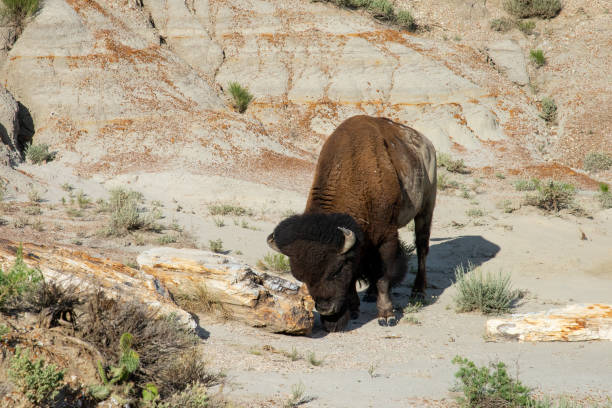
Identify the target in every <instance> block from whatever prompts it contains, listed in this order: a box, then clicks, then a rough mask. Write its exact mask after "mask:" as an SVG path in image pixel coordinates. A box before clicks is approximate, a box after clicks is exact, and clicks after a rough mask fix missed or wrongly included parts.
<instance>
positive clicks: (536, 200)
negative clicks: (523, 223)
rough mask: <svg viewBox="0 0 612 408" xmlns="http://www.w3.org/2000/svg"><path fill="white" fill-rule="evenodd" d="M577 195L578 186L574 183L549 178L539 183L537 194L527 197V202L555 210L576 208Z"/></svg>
mask: <svg viewBox="0 0 612 408" xmlns="http://www.w3.org/2000/svg"><path fill="white" fill-rule="evenodd" d="M575 195H576V188H575V187H574V186H573V185H572V184H569V183H563V182H560V181H554V180H548V181H545V182H543V183H540V184H539V185H538V187H537V192H536V194H535V195H527V196H526V197H525V204H527V205H532V206H534V207H538V208H541V209H543V210H546V211H555V212H558V211H560V210H563V209H575V208H576V206H575V203H574V197H575Z"/></svg>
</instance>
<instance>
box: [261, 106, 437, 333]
mask: <svg viewBox="0 0 612 408" xmlns="http://www.w3.org/2000/svg"><path fill="white" fill-rule="evenodd" d="M435 201H436V152H435V149H434V146H433V144H432V143H431V142H430V141H429V140H428V139H427V138H426V137H425V136H423V135H422V134H420V133H419V132H417V131H416V130H414V129H411V128H409V127H407V126H403V125H401V124H399V123H395V122H393V121H391V120H389V119H385V118H374V117H369V116H364V115H361V116H354V117H352V118H350V119H347V120H346V121H344V122H343V123H342V124H340V126H338V128H337V129H336V130H335V131H334V132H333V133H332V134H331V136H330V137H329V138H328V139H327V141H326V142H325V144H324V145H323V148H322V149H321V154H320V156H319V161H318V163H317V168H316V173H315V176H314V181H313V183H312V188H311V189H310V194H309V197H308V202H307V204H306V209H305V210H304V213H303V214H301V215H294V216H292V217H289V218H287V219H285V220H283V221H282V222H281V223H280V224H278V226H277V227H276V228H275V229H274V232H273V233H272V234H270V235H269V236H268V244H269V245H270V247H271V248H273V249H275V250H277V251H278V252H281V253H283V254H285V255H287V256H288V257H289V262H290V265H291V273H292V274H293V276H294V277H295V278H296V279H298V280H300V281H302V282H304V283H305V284H306V286H307V287H308V291H309V292H310V294H311V295H312V297H313V298H314V300H315V305H316V308H317V311H318V312H319V313H320V315H321V321H322V323H323V326H324V328H325V329H326V330H328V331H339V330H342V329H343V328H344V327H345V326H346V325H347V323H348V321H349V316H350V317H351V318H356V317H357V316H358V315H359V297H358V296H357V290H356V287H355V285H356V282H357V280H359V279H362V280H365V281H366V282H368V283H369V289H368V292H367V294H366V295H369V297H370V298H371V299H372V300H373V298H374V297H376V306H377V309H378V317H379V319H378V322H379V324H380V325H382V326H386V325H395V324H396V318H395V315H394V313H393V304H392V303H391V299H390V296H389V291H390V288H391V287H392V286H393V285H394V284H397V283H399V282H401V281H402V280H403V278H404V275H405V273H406V269H407V262H406V257H405V256H404V255H405V254H404V253H403V251H402V248H401V246H400V243H399V239H398V232H397V230H398V228H401V227H403V226H405V225H406V224H408V222H410V220H412V219H414V223H415V238H416V240H415V241H416V248H417V255H418V262H419V267H418V272H417V276H416V279H415V281H414V286H413V289H412V293H413V295H421V296H422V294H423V293H424V291H425V286H426V278H425V258H426V257H427V253H428V251H429V234H430V229H431V221H432V215H433V210H434V205H435Z"/></svg>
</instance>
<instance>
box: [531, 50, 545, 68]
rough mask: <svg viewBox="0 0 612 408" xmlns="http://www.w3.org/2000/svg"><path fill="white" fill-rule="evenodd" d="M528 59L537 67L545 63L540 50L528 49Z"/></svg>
mask: <svg viewBox="0 0 612 408" xmlns="http://www.w3.org/2000/svg"><path fill="white" fill-rule="evenodd" d="M529 59H530V60H531V62H533V63H534V64H535V65H536V66H537V67H538V68H539V67H541V66H543V65H544V64H546V57H544V51H542V50H531V51H529Z"/></svg>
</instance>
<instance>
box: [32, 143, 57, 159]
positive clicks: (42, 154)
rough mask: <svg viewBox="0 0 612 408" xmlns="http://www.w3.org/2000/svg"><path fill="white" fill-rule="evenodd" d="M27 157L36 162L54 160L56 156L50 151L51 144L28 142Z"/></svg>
mask: <svg viewBox="0 0 612 408" xmlns="http://www.w3.org/2000/svg"><path fill="white" fill-rule="evenodd" d="M25 155H26V158H27V159H28V160H29V161H31V162H32V163H34V164H40V163H46V162H49V161H51V160H53V157H54V156H55V155H54V154H53V153H51V152H49V145H47V144H44V143H42V144H36V145H35V144H32V143H30V144H28V145H26V148H25Z"/></svg>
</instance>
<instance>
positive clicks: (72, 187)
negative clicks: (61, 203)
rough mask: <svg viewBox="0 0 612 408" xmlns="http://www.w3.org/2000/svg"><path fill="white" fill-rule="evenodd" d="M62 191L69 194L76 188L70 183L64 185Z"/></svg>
mask: <svg viewBox="0 0 612 408" xmlns="http://www.w3.org/2000/svg"><path fill="white" fill-rule="evenodd" d="M62 190H64V191H65V192H67V193H70V192H71V191H72V190H74V186H73V185H72V184H70V183H64V184H62Z"/></svg>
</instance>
